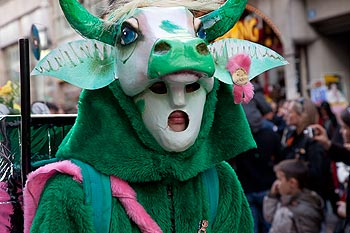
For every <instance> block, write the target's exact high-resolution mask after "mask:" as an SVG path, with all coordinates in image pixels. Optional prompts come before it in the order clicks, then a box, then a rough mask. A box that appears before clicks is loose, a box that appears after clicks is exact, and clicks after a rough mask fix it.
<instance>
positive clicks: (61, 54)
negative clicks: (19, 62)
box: [31, 40, 116, 90]
mask: <svg viewBox="0 0 350 233" xmlns="http://www.w3.org/2000/svg"><path fill="white" fill-rule="evenodd" d="M115 54H116V53H115V48H114V47H112V46H110V45H107V44H105V43H102V42H99V41H97V40H78V41H73V42H69V43H67V44H64V45H62V46H60V47H58V48H56V49H54V50H52V51H51V52H50V53H49V54H48V55H47V56H45V57H44V58H43V59H41V60H40V61H39V62H38V64H37V65H36V66H35V68H34V70H33V71H32V72H31V75H47V76H53V77H56V78H59V79H61V80H64V81H66V82H69V83H71V84H73V85H75V86H77V87H80V88H83V89H90V90H95V89H99V88H102V87H105V86H107V85H109V84H110V83H111V82H113V81H114V80H115V76H116V75H115V73H116V72H115V66H114V61H115V56H116V55H115Z"/></svg>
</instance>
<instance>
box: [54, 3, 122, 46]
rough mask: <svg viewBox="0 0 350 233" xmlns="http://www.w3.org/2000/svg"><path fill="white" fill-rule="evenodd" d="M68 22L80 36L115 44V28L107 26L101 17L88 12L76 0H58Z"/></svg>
mask: <svg viewBox="0 0 350 233" xmlns="http://www.w3.org/2000/svg"><path fill="white" fill-rule="evenodd" d="M60 5H61V8H62V11H63V13H64V15H65V16H66V18H67V20H68V22H69V24H70V25H71V26H72V27H73V28H74V29H75V30H76V31H78V32H79V33H80V34H81V35H82V36H84V37H86V38H89V39H96V40H99V41H101V42H104V43H106V44H109V45H112V46H114V45H115V35H116V31H115V30H116V28H115V27H114V26H107V24H106V22H105V21H103V20H102V19H100V18H98V17H96V16H94V15H92V14H90V13H89V12H88V11H87V10H86V9H85V8H84V7H83V6H82V5H81V4H80V3H79V2H78V1H77V0H60Z"/></svg>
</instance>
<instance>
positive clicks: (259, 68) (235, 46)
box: [209, 38, 288, 84]
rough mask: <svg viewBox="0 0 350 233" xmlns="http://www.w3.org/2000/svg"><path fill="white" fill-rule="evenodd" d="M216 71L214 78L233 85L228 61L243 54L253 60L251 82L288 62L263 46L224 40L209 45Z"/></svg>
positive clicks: (250, 74) (241, 41) (231, 39)
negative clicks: (227, 66)
mask: <svg viewBox="0 0 350 233" xmlns="http://www.w3.org/2000/svg"><path fill="white" fill-rule="evenodd" d="M209 50H210V51H211V53H212V55H213V58H214V61H215V65H216V71H215V74H214V76H215V77H216V78H217V79H219V80H220V81H221V82H224V83H227V84H233V82H232V79H231V75H230V73H229V71H228V70H227V69H226V64H227V61H228V60H229V59H230V58H231V57H233V56H235V55H237V54H241V53H245V54H247V55H248V56H249V57H250V59H251V65H250V71H249V80H251V79H253V78H254V77H256V76H258V75H259V74H261V73H263V72H265V71H267V70H270V69H272V68H275V67H278V66H283V65H286V64H288V62H287V61H286V60H285V59H284V58H283V57H282V56H281V55H279V54H278V53H276V52H275V51H273V50H272V49H269V48H267V47H265V46H263V45H260V44H257V43H253V42H250V41H247V40H240V39H233V38H230V39H223V40H219V41H216V42H214V43H212V44H210V45H209Z"/></svg>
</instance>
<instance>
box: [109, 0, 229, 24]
mask: <svg viewBox="0 0 350 233" xmlns="http://www.w3.org/2000/svg"><path fill="white" fill-rule="evenodd" d="M221 2H222V0H212V1H210V0H120V1H114V2H113V3H112V5H111V6H110V7H109V9H108V10H107V12H109V14H110V15H111V16H112V17H109V19H108V21H110V22H116V21H118V20H119V19H120V18H121V17H122V16H123V15H125V14H128V13H129V12H132V11H134V10H135V9H136V8H142V7H175V6H184V7H186V8H188V9H189V10H193V11H212V10H215V9H217V8H219V7H220V5H221V4H220V3H221Z"/></svg>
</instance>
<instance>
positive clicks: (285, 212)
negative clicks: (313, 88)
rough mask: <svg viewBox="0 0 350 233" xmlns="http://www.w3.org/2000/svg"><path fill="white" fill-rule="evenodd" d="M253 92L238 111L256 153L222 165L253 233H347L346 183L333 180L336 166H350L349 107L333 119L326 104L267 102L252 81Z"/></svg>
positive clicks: (349, 213) (349, 212) (349, 228)
mask: <svg viewBox="0 0 350 233" xmlns="http://www.w3.org/2000/svg"><path fill="white" fill-rule="evenodd" d="M254 89H255V96H254V98H253V99H252V101H251V102H250V103H248V104H243V109H244V111H245V113H246V115H247V119H248V122H249V125H250V128H251V132H252V134H253V137H254V139H255V141H256V144H257V148H256V149H253V150H250V151H247V152H245V153H244V154H241V155H239V156H237V157H236V158H233V159H231V160H229V161H228V162H229V163H230V164H231V166H232V167H233V168H234V169H235V171H236V173H237V175H238V177H239V179H240V181H241V183H242V187H243V189H244V192H245V195H246V197H247V200H248V202H249V204H250V208H251V211H252V214H253V218H254V230H255V233H267V232H270V233H273V232H284V231H286V232H296V233H300V232H315V233H320V232H322V233H328V232H332V233H333V232H336V233H339V232H350V223H349V219H350V204H348V205H347V204H346V200H347V201H348V203H350V202H349V200H350V192H349V196H348V195H346V194H347V189H349V185H348V181H349V179H345V180H341V179H339V175H338V165H340V163H341V165H344V166H345V167H346V166H347V165H350V107H347V108H345V109H344V110H343V111H342V112H341V113H340V114H338V115H336V114H335V113H334V112H333V111H332V108H331V106H330V104H329V103H328V102H326V101H324V102H322V103H321V104H315V103H313V102H312V101H311V100H310V99H307V98H297V99H291V100H281V101H280V102H279V103H270V102H268V101H267V100H266V98H264V96H263V94H264V93H263V90H262V88H261V87H260V85H259V83H258V82H255V83H254ZM281 224H282V225H281ZM280 227H282V228H280ZM281 229H283V231H281Z"/></svg>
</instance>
